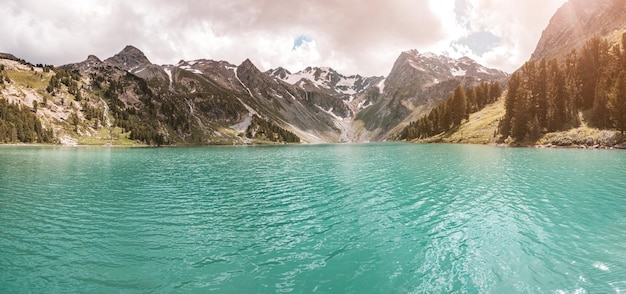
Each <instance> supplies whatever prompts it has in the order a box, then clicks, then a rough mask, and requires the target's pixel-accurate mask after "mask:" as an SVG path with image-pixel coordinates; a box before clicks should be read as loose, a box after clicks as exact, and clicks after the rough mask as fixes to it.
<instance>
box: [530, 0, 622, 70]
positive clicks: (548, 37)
mask: <svg viewBox="0 0 626 294" xmlns="http://www.w3.org/2000/svg"><path fill="white" fill-rule="evenodd" d="M625 26H626V1H624V0H593V1H589V0H570V1H568V2H567V3H565V4H563V6H561V8H559V9H558V10H557V11H556V13H555V14H554V15H553V16H552V18H551V19H550V23H549V24H548V26H547V27H546V29H545V30H544V31H543V33H542V34H541V38H540V39H539V42H538V44H537V47H536V48H535V52H534V53H533V54H532V57H531V59H533V60H539V59H542V58H547V59H550V58H563V57H564V56H565V55H566V54H567V53H569V52H570V51H571V50H572V49H577V48H580V47H582V46H583V45H584V44H585V42H586V41H587V40H589V39H591V38H593V37H595V36H607V35H610V34H611V33H613V32H614V31H615V30H618V29H622V28H624V27H625Z"/></svg>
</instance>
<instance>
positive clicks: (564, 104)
mask: <svg viewBox="0 0 626 294" xmlns="http://www.w3.org/2000/svg"><path fill="white" fill-rule="evenodd" d="M625 79H626V33H624V34H623V35H622V44H621V45H620V44H615V45H611V44H610V43H609V42H608V41H606V40H605V39H603V38H601V37H595V38H593V39H590V40H589V41H587V43H586V44H585V45H584V46H583V47H582V48H581V49H580V50H579V51H576V50H572V51H571V52H570V53H569V54H568V55H567V57H566V58H565V60H564V63H563V64H559V63H558V62H557V60H549V61H546V60H541V61H538V62H537V61H529V62H527V63H526V64H524V66H522V68H521V69H519V70H518V71H516V72H515V73H514V74H513V75H511V78H510V80H509V85H508V89H509V90H508V93H507V95H506V100H505V110H506V114H505V116H504V117H503V119H502V121H501V122H500V128H499V131H500V134H501V135H502V138H503V139H506V138H508V137H510V138H511V139H513V140H514V141H516V142H520V141H525V140H526V141H528V140H535V139H537V138H538V137H539V136H540V135H541V134H542V133H546V132H554V131H562V130H567V129H570V128H572V127H577V126H579V125H580V123H581V121H580V117H581V115H582V116H583V117H584V119H585V120H586V121H587V123H588V124H589V125H590V126H593V127H597V128H602V129H610V128H616V129H618V130H620V131H622V133H624V132H625V131H626V115H625V114H626V80H625ZM579 113H580V115H579Z"/></svg>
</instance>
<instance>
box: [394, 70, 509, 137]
mask: <svg viewBox="0 0 626 294" xmlns="http://www.w3.org/2000/svg"><path fill="white" fill-rule="evenodd" d="M501 95H502V87H501V86H500V83H498V82H491V83H488V82H484V81H483V82H481V83H480V84H478V85H477V86H475V87H468V88H466V89H463V87H461V86H458V87H457V88H456V89H455V90H454V94H452V95H451V96H450V97H449V98H448V99H446V100H444V101H442V102H440V103H439V104H438V105H437V106H435V107H434V108H433V109H432V110H431V111H430V112H429V113H428V114H427V115H426V116H424V117H422V118H420V119H418V120H417V121H415V122H411V123H410V124H409V125H408V126H407V127H406V128H404V130H402V133H401V134H400V136H399V139H400V140H411V139H417V138H427V137H431V136H434V135H437V134H440V133H443V132H447V131H449V130H451V129H453V128H456V127H458V126H459V125H460V124H461V122H462V121H463V120H464V119H468V118H469V115H470V114H471V113H474V112H477V111H479V110H481V109H483V108H484V107H485V106H487V105H489V104H491V103H493V102H495V101H497V100H498V98H499V97H500V96H501Z"/></svg>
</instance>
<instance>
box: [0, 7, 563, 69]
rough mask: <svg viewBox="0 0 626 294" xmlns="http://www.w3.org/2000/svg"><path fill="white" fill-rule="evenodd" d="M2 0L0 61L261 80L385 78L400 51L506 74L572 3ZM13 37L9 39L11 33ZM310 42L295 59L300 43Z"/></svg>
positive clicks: (530, 51) (529, 51)
mask: <svg viewBox="0 0 626 294" xmlns="http://www.w3.org/2000/svg"><path fill="white" fill-rule="evenodd" d="M465 1H468V5H467V7H468V8H467V9H466V10H464V11H465V13H466V14H467V15H465V16H464V17H463V21H462V22H461V23H462V24H460V23H459V21H458V19H457V17H456V14H455V5H454V4H455V1H440V0H417V1H416V0H391V1H384V2H378V1H368V0H345V1H330V0H319V1H291V0H275V1H271V2H268V1H257V0H231V1H221V0H208V1H201V0H187V1H175V2H173V1H169V0H153V1H148V0H134V1H117V0H110V1H98V0H73V1H60V0H59V1H37V0H5V1H3V2H4V3H3V4H2V6H0V26H1V27H3V28H5V29H3V30H0V40H2V41H1V42H0V51H4V52H10V53H13V54H15V55H17V56H19V57H22V58H25V59H27V60H29V61H31V62H34V63H52V64H57V65H58V64H64V63H70V62H77V61H81V60H84V59H85V58H86V56H87V55H89V54H95V55H97V56H99V57H100V58H102V59H104V58H107V57H109V56H112V55H113V54H115V53H117V52H118V51H119V50H121V49H122V48H123V47H124V46H125V45H128V44H130V45H134V46H136V47H138V48H139V49H141V50H143V51H144V52H145V53H146V55H147V56H148V58H149V59H150V60H151V61H152V62H154V63H159V64H169V63H176V62H178V60H180V59H187V60H189V59H198V58H210V59H217V60H227V61H229V62H231V63H235V64H238V63H240V62H241V61H243V60H244V59H246V58H250V59H251V60H252V61H253V62H254V63H255V64H256V65H257V66H258V67H259V68H260V69H261V70H266V69H269V68H268V67H277V66H283V67H286V68H288V69H289V70H292V71H297V70H300V69H302V68H304V67H306V66H331V67H333V68H335V69H337V70H339V71H340V72H343V73H346V74H354V73H360V74H364V75H386V74H387V73H388V72H389V70H390V69H391V66H392V65H393V62H394V61H395V58H396V57H397V56H398V55H399V54H400V52H401V51H404V50H408V49H418V50H420V51H435V52H440V53H441V52H450V53H451V54H452V55H460V54H466V55H469V56H470V57H473V58H475V59H477V60H478V61H479V62H483V63H486V65H489V66H494V67H499V68H502V69H505V70H508V71H511V70H513V69H515V68H516V67H518V66H520V65H521V63H523V61H525V60H526V59H528V57H529V56H530V54H531V53H532V50H533V49H534V46H535V45H536V43H537V41H538V40H539V36H540V34H541V31H542V29H543V28H544V27H545V26H546V25H547V23H548V20H549V18H550V16H551V15H552V14H553V13H554V12H555V11H556V8H558V6H560V5H561V4H562V3H563V2H564V1H565V0H543V1H539V0H529V1H497V0H465ZM6 28H10V29H6ZM480 30H487V31H489V32H491V33H493V34H494V35H496V36H498V37H500V39H501V42H500V44H498V46H496V47H494V48H493V50H491V51H490V52H488V53H485V54H484V55H483V56H472V51H471V50H469V49H468V48H467V47H466V46H465V47H464V46H459V45H456V46H455V47H451V46H450V44H451V43H452V42H453V41H455V40H458V39H459V38H462V37H466V36H468V35H469V34H471V33H472V32H476V31H480ZM303 35H305V36H308V37H309V38H310V40H311V41H309V42H304V43H303V45H302V46H299V47H298V48H296V49H295V50H292V49H293V42H294V39H296V38H297V37H298V36H303Z"/></svg>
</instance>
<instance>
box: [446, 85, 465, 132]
mask: <svg viewBox="0 0 626 294" xmlns="http://www.w3.org/2000/svg"><path fill="white" fill-rule="evenodd" d="M450 102H451V103H450V111H451V113H452V114H451V118H452V124H453V125H455V126H458V125H460V124H461V121H463V119H465V118H466V116H467V110H466V107H467V97H465V92H464V91H463V87H461V86H457V87H456V89H455V90H454V95H453V96H452V100H451V101H450Z"/></svg>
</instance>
